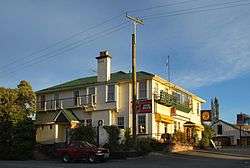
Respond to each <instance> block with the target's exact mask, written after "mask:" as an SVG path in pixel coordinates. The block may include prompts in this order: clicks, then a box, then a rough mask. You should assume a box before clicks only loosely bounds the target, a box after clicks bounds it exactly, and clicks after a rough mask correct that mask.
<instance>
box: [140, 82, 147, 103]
mask: <svg viewBox="0 0 250 168" xmlns="http://www.w3.org/2000/svg"><path fill="white" fill-rule="evenodd" d="M142 82H143V83H145V84H146V85H145V87H146V88H145V89H144V90H143V91H144V92H145V97H142V96H141V94H140V84H141V83H142ZM138 99H148V80H141V81H139V82H138Z"/></svg>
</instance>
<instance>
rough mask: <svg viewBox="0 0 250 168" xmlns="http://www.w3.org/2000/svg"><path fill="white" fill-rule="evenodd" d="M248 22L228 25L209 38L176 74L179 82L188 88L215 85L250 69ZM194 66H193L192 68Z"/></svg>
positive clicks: (242, 21)
mask: <svg viewBox="0 0 250 168" xmlns="http://www.w3.org/2000/svg"><path fill="white" fill-rule="evenodd" d="M248 27H249V25H247V22H245V21H244V20H241V22H240V23H234V24H231V25H230V26H228V25H227V26H225V27H223V28H222V30H221V31H220V32H219V33H218V34H216V36H215V37H213V38H210V39H207V40H206V44H205V45H203V46H202V47H201V48H200V49H199V50H197V52H195V54H194V56H193V57H192V59H191V60H190V63H188V64H190V65H189V66H188V67H189V68H184V69H182V70H181V71H179V72H176V74H175V78H176V80H175V82H176V83H178V84H180V85H184V86H186V87H188V88H194V87H196V88H197V87H201V86H205V85H212V84H214V83H218V82H222V81H226V80H230V79H234V78H237V77H238V76H240V75H242V74H245V73H248V72H249V71H250V42H249V39H250V38H249V37H250V36H249V34H248V33H247V32H248V31H247V28H248ZM190 67H192V68H190Z"/></svg>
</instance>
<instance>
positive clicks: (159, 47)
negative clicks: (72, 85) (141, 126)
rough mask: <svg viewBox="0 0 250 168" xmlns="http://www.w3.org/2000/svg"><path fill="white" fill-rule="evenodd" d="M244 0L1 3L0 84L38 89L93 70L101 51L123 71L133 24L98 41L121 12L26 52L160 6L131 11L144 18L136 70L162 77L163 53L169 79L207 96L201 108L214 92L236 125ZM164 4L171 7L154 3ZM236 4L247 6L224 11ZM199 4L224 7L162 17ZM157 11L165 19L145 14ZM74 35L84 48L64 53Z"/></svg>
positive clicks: (243, 96)
mask: <svg viewBox="0 0 250 168" xmlns="http://www.w3.org/2000/svg"><path fill="white" fill-rule="evenodd" d="M173 3H175V5H173ZM248 3H250V1H249V0H238V1H237V0H217V1H214V0H189V1H188V0H186V1H185V0H175V1H164V0H138V1H136V2H135V1H118V0H103V1H100V0H99V1H98V0H84V1H83V0H71V1H69V0H53V1H52V0H16V1H14V0H2V1H0V24H1V26H0V53H1V54H0V58H1V59H0V86H5V87H15V86H16V85H17V83H18V81H19V80H21V79H25V80H29V81H30V82H31V84H32V85H33V87H34V89H35V90H38V89H42V88H46V87H48V86H52V85H55V84H58V83H62V82H65V81H68V80H72V79H75V78H80V77H84V76H89V75H94V74H95V72H94V71H93V70H95V69H96V60H95V56H97V55H98V53H99V51H101V50H104V49H107V50H109V51H110V53H111V54H112V56H113V59H112V71H113V72H114V71H118V70H123V71H126V72H128V70H129V69H130V62H131V49H130V41H131V40H130V33H131V31H132V25H131V24H128V26H127V27H124V28H123V29H121V30H120V31H114V32H110V33H109V34H107V36H104V37H102V38H99V37H100V36H102V35H106V33H107V31H106V30H111V31H112V30H113V29H112V28H114V27H115V26H118V25H119V24H121V23H122V22H125V21H126V19H125V15H122V16H118V17H116V18H114V19H112V20H111V21H110V22H107V23H105V24H103V25H99V26H98V27H96V28H95V29H91V30H90V31H89V32H86V33H81V34H78V35H77V36H75V37H74V38H72V39H71V40H68V41H65V42H64V43H60V44H59V45H57V46H54V47H51V48H49V50H45V51H43V52H41V53H36V54H33V55H32V53H33V52H37V51H39V50H40V49H43V48H46V47H48V46H51V45H52V44H54V43H55V42H57V41H60V40H63V39H65V38H68V37H70V36H71V35H72V34H74V33H77V32H81V31H84V30H87V29H88V28H89V27H91V26H93V25H96V24H99V23H101V22H103V21H104V20H107V19H108V18H111V17H113V16H117V15H119V14H121V13H122V12H125V11H131V10H134V9H145V8H151V7H154V6H158V8H153V9H148V10H137V11H135V12H130V13H129V14H131V15H136V16H141V17H142V16H144V18H145V25H144V26H140V27H139V28H138V39H137V47H138V50H137V55H138V59H137V65H138V70H144V71H149V72H152V73H155V74H158V75H160V76H162V77H165V78H166V77H167V74H166V67H165V63H166V59H167V55H170V56H171V69H172V75H171V77H172V79H173V81H174V82H175V83H176V84H179V85H181V86H183V87H184V88H186V89H188V90H191V91H192V92H194V93H196V94H197V95H199V96H201V97H202V98H204V99H206V100H207V101H208V103H207V104H205V105H204V108H207V107H208V106H209V105H210V99H211V98H212V97H215V96H217V97H218V98H219V100H220V105H221V115H222V118H223V119H225V120H227V121H230V122H234V121H235V119H236V113H237V112H245V113H248V114H249V113H250V110H249V109H250V103H249V100H250V91H249V86H250V85H249V84H250V73H249V70H250V4H248ZM166 4H172V5H169V6H165V7H159V6H162V5H166ZM217 4H224V5H221V6H219V5H217ZM239 4H245V5H242V6H237V7H232V8H224V7H225V6H232V5H239ZM209 5H214V6H210V7H209ZM200 6H208V7H209V8H211V7H212V8H220V7H222V8H224V9H220V10H208V11H204V12H196V13H192V12H191V13H188V14H185V15H184V14H182V15H176V16H171V17H170V16H168V17H166V15H169V14H170V13H171V14H173V13H180V12H184V11H186V9H191V8H192V9H194V8H196V7H200ZM204 9H208V8H204ZM180 10H182V11H180ZM174 11H177V12H174ZM168 12H169V13H168ZM156 14H163V16H164V17H158V18H152V19H146V18H150V17H152V16H150V15H156ZM171 14H170V15H171ZM124 25H125V24H124ZM125 26H126V25H125ZM100 32H104V34H103V33H100ZM95 38H97V39H95ZM93 39H95V40H93ZM79 40H82V43H83V44H84V45H82V46H80V47H77V48H75V49H73V50H71V51H69V52H65V53H62V54H61V53H60V51H59V50H58V49H60V48H62V47H64V46H67V45H69V44H71V43H73V42H76V41H79ZM92 40H93V41H92ZM89 41H92V42H91V43H89ZM86 44H88V45H86ZM48 53H50V55H48ZM55 53H56V54H58V55H55ZM49 57H51V58H50V59H48V58H49ZM13 60H14V62H13ZM15 60H17V61H15ZM11 62H13V63H12V64H10V63H11Z"/></svg>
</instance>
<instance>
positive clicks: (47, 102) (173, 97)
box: [36, 51, 205, 143]
mask: <svg viewBox="0 0 250 168" xmlns="http://www.w3.org/2000/svg"><path fill="white" fill-rule="evenodd" d="M96 59H97V76H91V77H85V78H80V79H76V80H72V81H69V82H65V83H63V84H59V85H56V86H53V87H50V88H47V89H43V90H40V91H37V92H36V94H37V101H38V104H37V107H38V112H37V121H36V123H37V126H38V129H37V134H36V140H37V142H40V143H56V142H64V141H66V139H67V135H68V130H69V129H71V128H74V127H75V126H76V125H77V124H79V123H82V124H85V125H92V126H97V124H98V121H99V120H102V121H103V124H104V125H117V126H118V127H119V128H121V129H125V128H132V103H131V102H132V82H131V77H132V75H131V73H125V72H122V71H119V72H115V73H111V55H109V53H108V52H107V51H103V52H100V55H99V56H98V57H96ZM137 96H138V97H137V98H138V101H137V115H136V123H137V128H136V129H137V135H138V136H148V137H152V138H156V139H160V138H161V135H162V134H165V133H170V134H172V133H174V132H175V131H177V130H180V131H183V132H185V133H186V134H187V135H188V136H190V137H191V136H193V134H194V132H195V133H197V135H198V137H199V138H201V132H202V130H203V126H202V125H201V120H200V109H201V105H202V103H204V102H205V101H204V100H203V99H201V98H200V97H198V96H196V95H194V94H192V93H190V92H188V91H186V90H185V89H183V88H181V87H179V86H177V85H175V84H173V83H170V82H169V81H167V80H165V79H163V78H161V77H159V76H157V75H154V74H151V73H148V72H143V71H140V72H137Z"/></svg>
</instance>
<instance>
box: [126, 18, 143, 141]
mask: <svg viewBox="0 0 250 168" xmlns="http://www.w3.org/2000/svg"><path fill="white" fill-rule="evenodd" d="M126 17H127V18H128V19H130V20H131V21H132V22H133V24H134V31H133V33H132V116H133V117H132V118H133V119H132V123H133V124H132V125H133V131H132V132H133V138H134V139H135V138H136V100H137V94H136V26H137V24H141V25H143V20H141V19H139V18H137V17H132V16H128V15H127V13H126Z"/></svg>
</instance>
